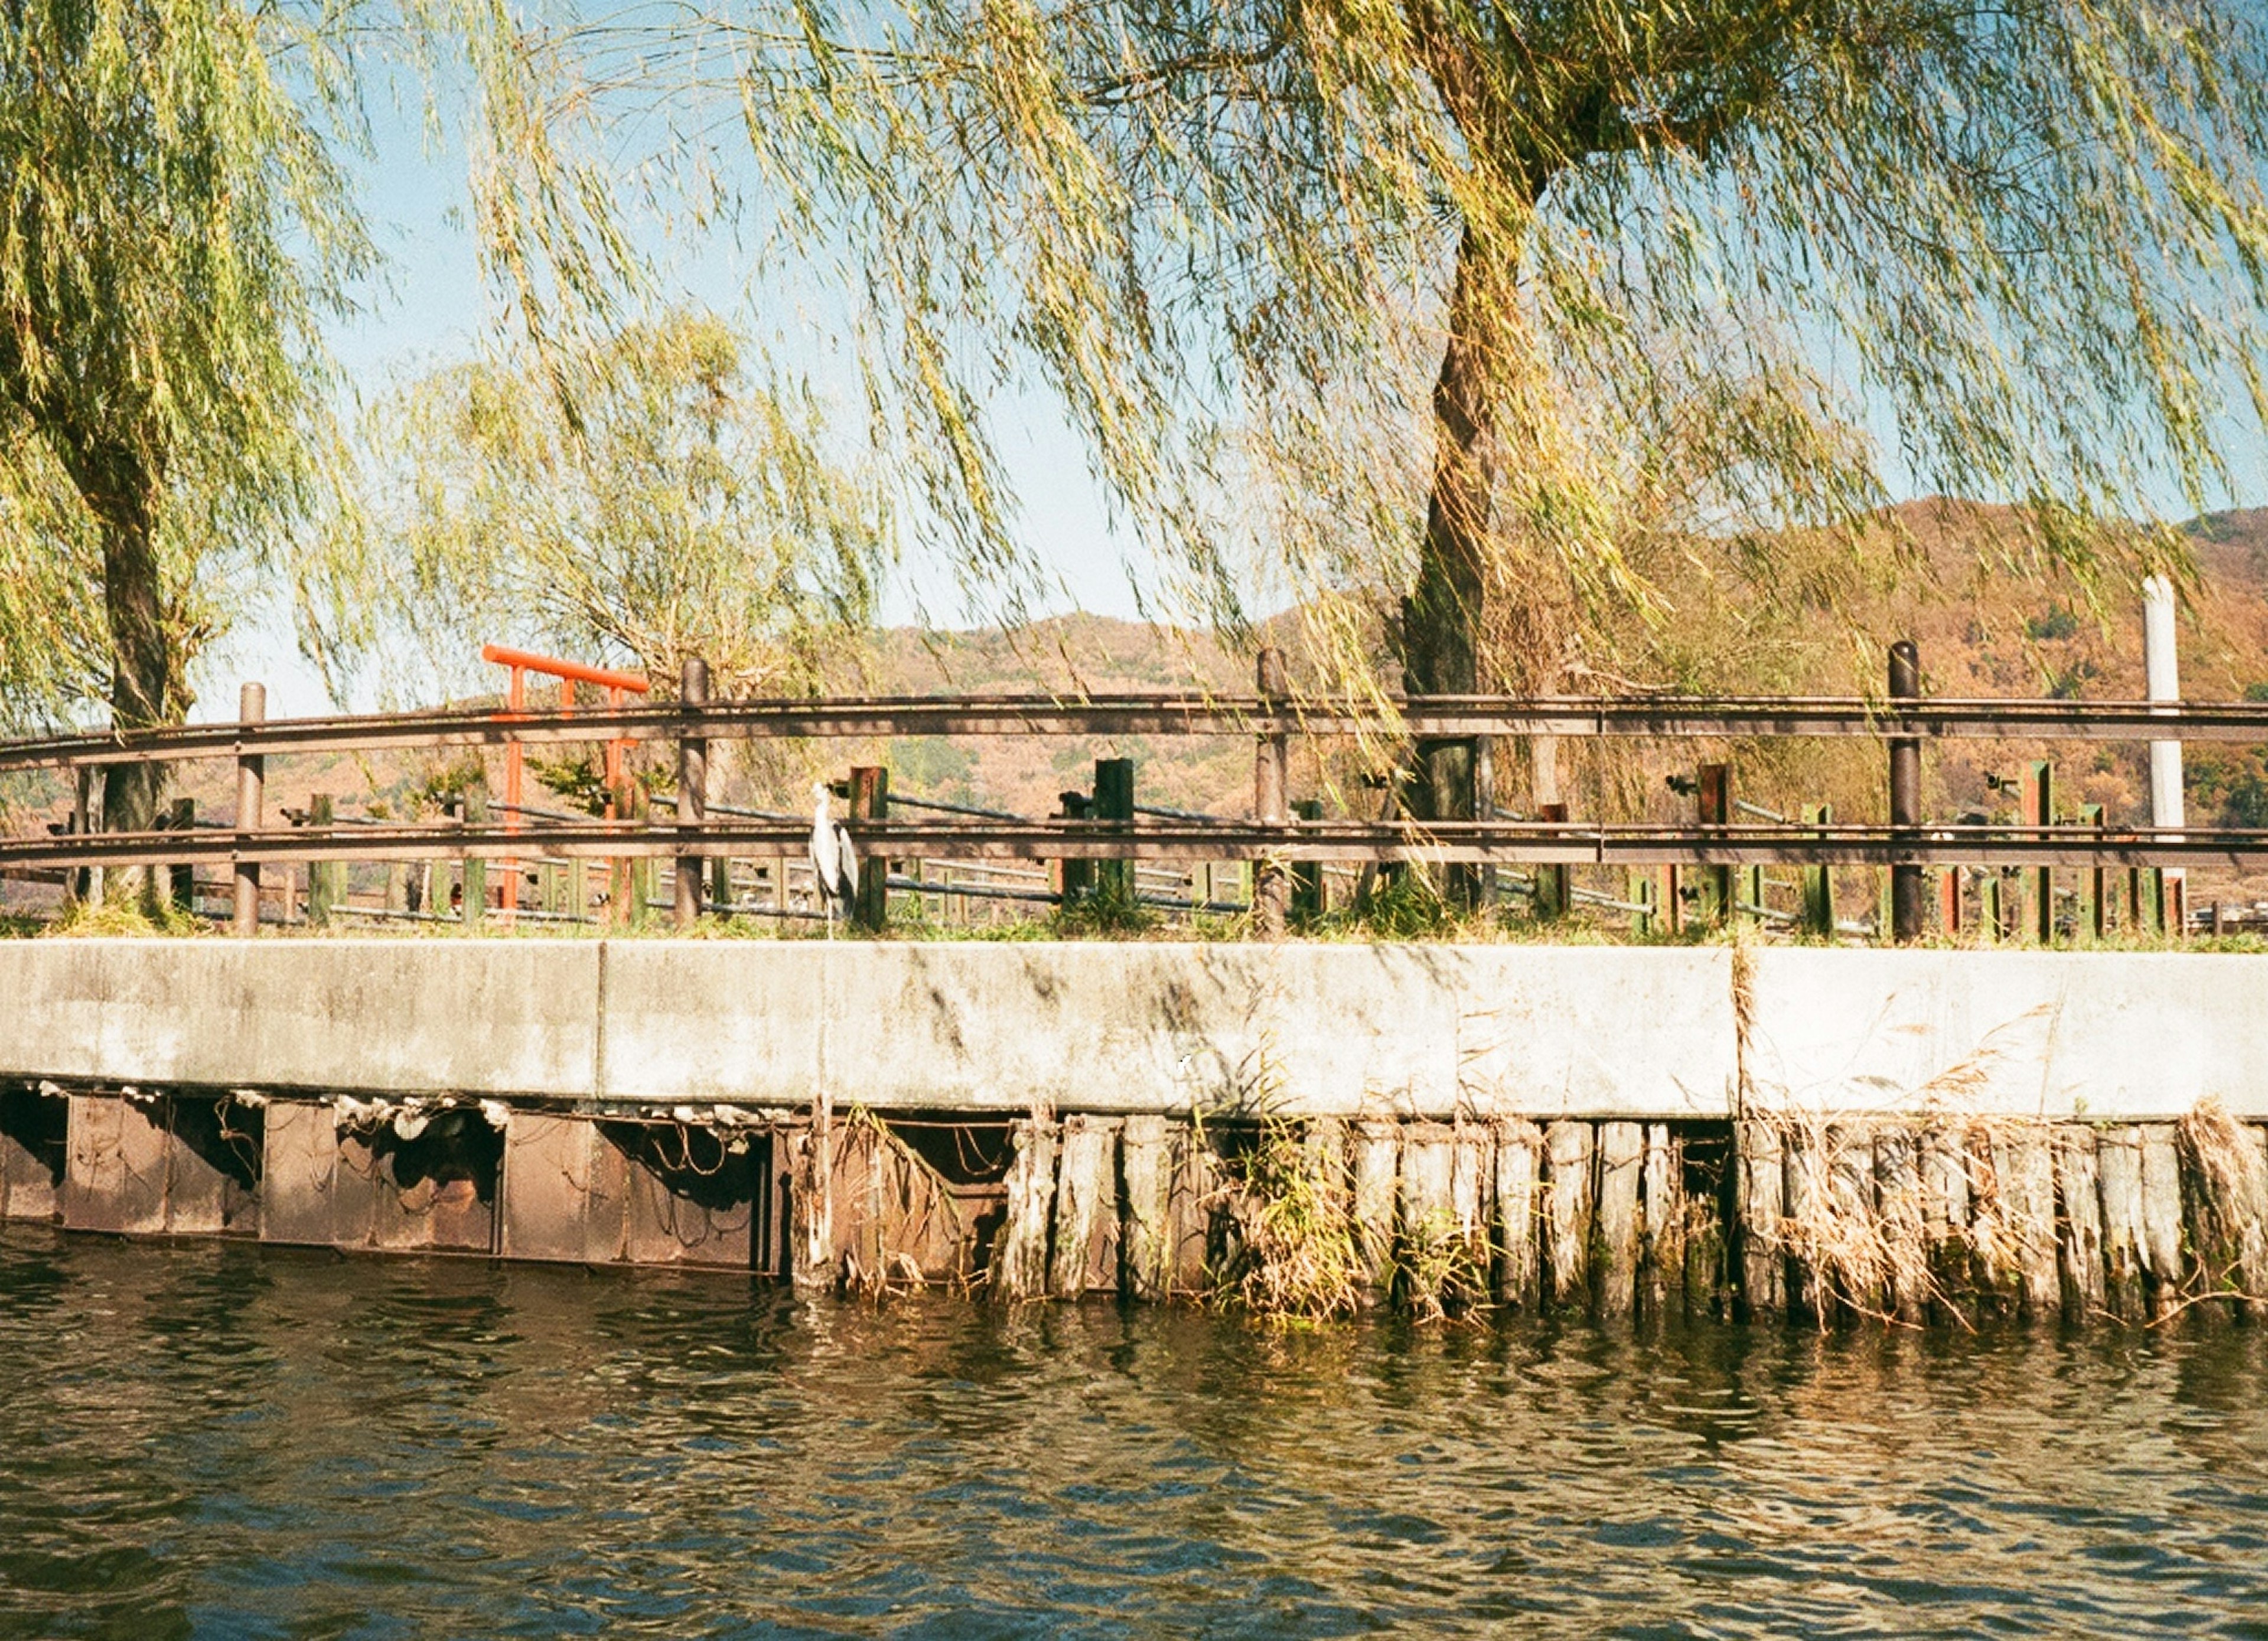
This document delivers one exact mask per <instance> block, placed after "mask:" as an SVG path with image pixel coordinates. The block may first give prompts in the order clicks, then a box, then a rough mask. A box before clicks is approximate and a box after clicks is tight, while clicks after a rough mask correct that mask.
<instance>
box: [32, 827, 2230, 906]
mask: <svg viewBox="0 0 2268 1641" xmlns="http://www.w3.org/2000/svg"><path fill="white" fill-rule="evenodd" d="M845 824H846V825H847V827H848V829H849V831H850V833H851V837H852V838H853V839H854V840H855V842H856V843H857V845H858V850H859V853H860V854H861V855H862V856H865V857H882V858H894V859H910V858H914V857H922V856H954V857H961V858H966V859H970V860H1190V859H1228V860H1263V859H1276V860H1285V861H1376V862H1395V861H1414V862H1427V863H1446V862H1453V861H1466V862H1476V863H1482V864H1490V863H1493V864H1497V865H1526V864H1536V865H1662V864H1668V865H1719V866H1730V865H1854V866H1887V865H1974V866H2106V867H2147V866H2195V865H2228V866H2230V867H2233V868H2235V869H2238V870H2247V871H2250V870H2257V869H2260V868H2263V867H2268V828H2194V827H2192V828H2187V829H2185V830H2183V831H2179V832H2176V831H2173V830H2170V829H2167V830H2154V829H2152V828H2117V829H2116V830H2114V831H2110V832H2108V833H2097V832H2092V831H2081V830H2080V829H2079V828H2071V827H1992V826H1926V827H1921V828H1889V827H1884V826H1871V825H1864V824H1842V823H1837V824H1835V825H1830V826H1771V825H1759V826H1725V827H1699V828H1697V827H1690V826H1682V827H1669V826H1646V825H1628V826H1625V825H1600V824H1586V823H1580V822H1553V821H1522V822H1511V821H1436V822H1428V823H1425V824H1422V825H1421V824H1419V823H1417V822H1395V821H1383V822H1381V821H1301V822H1299V823H1298V824H1296V825H1292V826H1263V825H1260V824H1257V823H1256V822H1249V821H1245V822H1237V823H1233V824H1228V825H1199V824H1189V823H1184V822H1160V823H1158V824H1154V825H1152V824H1143V825H1139V826H1134V827H1128V826H1125V825H1123V824H1120V825H1116V826H1112V825H1110V824H1108V823H1101V824H1098V823H1096V822H1094V821H1027V822H1021V823H1017V824H1013V825H1012V824H1007V823H994V824H978V825H968V824H953V823H944V822H929V821H849V822H846V823H845ZM807 833H808V828H807V827H806V826H805V825H803V824H801V823H794V824H790V823H784V822H770V821H761V822H760V821H741V822H730V823H725V822H718V821H708V822H704V823H703V824H700V825H696V826H682V827H681V826H675V825H654V824H648V823H639V822H636V821H578V822H572V823H567V824H563V825H557V826H544V827H540V828H523V829H520V830H517V831H514V830H507V829H506V828H503V827H501V826H454V825H450V826H442V825H432V824H419V823H399V824H379V825H374V826H373V825H357V826H352V827H332V828H321V827H295V828H291V829H290V830H288V831H286V830H280V829H279V830H274V831H268V830H262V831H254V832H226V831H214V832H207V831H202V830H201V831H197V832H190V833H183V832H114V833H92V834H85V835H69V836H63V837H39V838H10V839H4V840H0V872H22V871H26V870H33V869H37V868H40V867H53V866H112V865H169V864H170V865H192V864H195V863H198V862H225V861H246V862H255V861H315V860H324V861H386V860H429V859H435V858H459V857H482V858H516V859H520V860H531V861H532V860H540V859H547V858H549V859H575V858H596V859H605V858H609V857H632V856H672V855H676V856H716V855H726V856H771V857H779V856H791V857H792V856H799V855H800V854H801V853H802V851H803V849H804V846H805V842H806V835H807ZM936 892H939V893H951V892H952V891H951V890H950V889H949V888H947V887H944V886H939V888H938V890H937V891H936Z"/></svg>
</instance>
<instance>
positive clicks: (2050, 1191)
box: [1992, 1126, 2063, 1321]
mask: <svg viewBox="0 0 2268 1641" xmlns="http://www.w3.org/2000/svg"><path fill="white" fill-rule="evenodd" d="M1992 1172H1993V1176H1994V1179H1995V1181H1996V1182H1997V1185H1998V1187H1999V1203H1998V1204H1997V1206H1998V1211H1999V1219H2000V1223H2001V1226H2002V1229H2003V1231H2004V1232H2005V1233H2006V1235H2007V1250H2006V1257H2007V1262H2008V1270H2007V1274H2008V1276H2009V1277H2011V1278H2012V1279H2013V1283H2014V1298H2015V1300H2016V1305H2017V1308H2018V1310H2019V1312H2020V1314H2022V1315H2023V1316H2024V1317H2025V1318H2027V1319H2028V1320H2031V1321H2043V1320H2045V1319H2047V1318H2049V1317H2052V1316H2054V1315H2056V1314H2058V1313H2059V1312H2060V1311H2061V1310H2062V1308H2063V1278H2062V1276H2061V1273H2060V1271H2059V1270H2058V1260H2057V1253H2056V1240H2057V1239H2056V1196H2055V1162H2054V1159H2053V1156H2052V1155H2051V1151H2050V1147H2049V1143H2048V1136H2047V1135H2046V1133H2045V1132H2044V1131H2042V1130H2037V1129H2035V1128H2032V1127H2029V1126H2026V1127H2022V1128H2012V1129H2008V1130H2003V1131H2002V1132H2000V1133H1998V1134H1996V1135H1995V1136H1994V1137H1993V1138H1992Z"/></svg>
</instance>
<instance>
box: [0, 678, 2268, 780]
mask: <svg viewBox="0 0 2268 1641" xmlns="http://www.w3.org/2000/svg"><path fill="white" fill-rule="evenodd" d="M1396 713H1397V714H1398V716H1396V715H1395V714H1388V713H1385V712H1373V711H1357V710H1350V709H1348V708H1346V707H1344V706H1342V705H1336V704H1332V703H1323V702H1313V701H1292V700H1278V699H1263V697H1261V696H1258V695H1096V696H1091V697H1088V698H1086V699H1084V700H1062V699H1058V698H1057V697H1054V696H1049V695H1003V696H998V697H986V696H962V697H953V698H945V697H933V696H909V695H891V696H873V697H865V698H857V699H829V700H811V701H780V700H765V701H727V702H716V703H709V704H706V705H703V706H698V707H687V706H683V705H681V704H678V703H673V702H640V703H636V704H633V705H629V706H623V707H609V708H592V709H589V710H576V711H560V710H550V709H547V710H528V711H520V712H513V711H511V710H502V709H497V708H490V707H480V708H471V707H451V708H444V709H440V710H432V711H422V712H396V713H376V714H368V715H362V716H342V717H303V718H276V719H274V720H272V721H269V722H267V723H261V724H190V725H176V726H173V727H169V728H164V729H150V730H131V731H125V732H115V733H111V732H104V733H93V734H78V735H53V736H46V737H40V738H36V739H32V740H15V741H9V742H4V743H0V772H5V771H9V770H23V769H64V768H73V767H77V766H82V765H91V764H107V763H123V762H164V761H172V760H175V759H194V758H218V757H232V756H238V755H268V756H280V755H284V754H293V753H313V752H337V751H365V752H367V751H377V750H382V749H384V748H387V747H474V746H501V745H504V744H505V743H507V742H511V741H519V742H521V743H523V744H526V745H531V746H533V745H541V744H548V743H556V742H562V741H598V740H656V739H666V738H669V737H672V736H677V735H689V736H696V737H704V738H709V739H725V740H730V739H735V738H738V739H763V738H773V737H782V738H785V737H809V738H815V739H823V738H830V737H851V738H858V739H866V738H881V737H895V736H905V735H1088V736H1108V735H1132V734H1148V735H1248V734H1263V735H1276V734H1310V735H1346V734H1395V735H1399V734H1409V735H1416V736H1425V737H1440V738H1458V737H1463V736H1472V735H1557V736H1569V737H1580V736H1590V737H1597V736H1611V737H1646V738H1655V737H1700V738H1739V737H1746V736H1782V737H1785V736H1798V737H1823V738H1852V737H1861V738H1867V739H1877V740H1879V739H1883V738H1888V737H1917V738H1921V739H1931V740H1941V739H1985V740H1994V739H1997V740H2215V741H2237V742H2247V743H2260V744H2268V703H2263V702H2179V703H2151V702H2139V701H2102V702H2075V701H2038V700H2026V701H1992V700H1951V699H1940V700H1933V701H1926V702H1922V703H1902V704H1900V705H1898V706H1897V708H1896V710H1891V708H1890V707H1889V705H1887V704H1886V703H1879V702H1868V701H1865V700H1860V699H1858V698H1856V697H1821V698H1816V699H1768V698H1760V697H1749V696H1699V695H1692V696H1650V697H1631V698H1613V699H1609V698H1591V697H1582V698H1557V697H1534V698H1530V697H1518V696H1508V695H1429V696H1424V697H1416V698H1412V699H1410V700H1408V701H1404V702H1402V703H1398V706H1397V709H1396Z"/></svg>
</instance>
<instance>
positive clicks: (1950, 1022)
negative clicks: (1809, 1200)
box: [1748, 948, 2268, 1120]
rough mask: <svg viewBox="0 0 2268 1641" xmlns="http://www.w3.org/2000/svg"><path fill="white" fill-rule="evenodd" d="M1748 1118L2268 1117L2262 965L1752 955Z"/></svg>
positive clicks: (2099, 958) (2155, 955)
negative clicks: (1811, 1114) (1761, 1111)
mask: <svg viewBox="0 0 2268 1641" xmlns="http://www.w3.org/2000/svg"><path fill="white" fill-rule="evenodd" d="M1754 994H1755V999H1756V1006H1755V1013H1754V1017H1753V1018H1754V1024H1753V1027H1752V1029H1751V1031H1750V1034H1749V1054H1748V1066H1749V1078H1750V1082H1751V1098H1752V1100H1754V1101H1755V1102H1756V1104H1758V1105H1760V1106H1765V1107H1794V1108H1798V1109H1804V1110H1827V1111H1884V1112H1887V1111H1920V1110H1927V1109H1929V1108H1931V1107H1941V1108H1944V1109H1948V1110H1955V1111H1961V1112H1968V1113H1976V1114H1979V1115H2011V1116H2032V1117H2041V1118H2045V1119H2050V1120H2058V1119H2065V1118H2074V1117H2076V1118H2082V1119H2084V1118H2090V1117H2096V1118H2100V1117H2119V1118H2126V1119H2133V1120H2148V1119H2150V1118H2154V1117H2155V1118H2167V1119H2170V1118H2173V1117H2176V1116H2179V1115H2181V1114H2182V1113H2183V1112H2184V1111H2187V1110H2188V1109H2189V1108H2190V1107H2191V1106H2192V1105H2194V1104H2195V1103H2196V1102H2197V1101H2198V1100H2200V1099H2204V1098H2206V1097H2208V1096H2211V1097H2213V1098H2217V1099H2219V1100H2220V1101H2221V1102H2222V1103H2223V1104H2224V1105H2226V1106H2227V1107H2228V1109H2229V1110H2230V1112H2231V1113H2232V1114H2234V1115H2238V1116H2251V1117H2264V1116H2268V1055H2264V1054H2263V1053H2262V1051H2261V1049H2262V1039H2263V1036H2264V1034H2268V961H2263V960H2261V959H2259V958H2257V957H2245V956H2231V955H2221V954H2213V955H2207V954H2204V953H2181V952H2144V953H2123V952H2121V953H2109V952H2105V953H2086V952H1864V951H1816V950H1804V949H1799V948H1781V949H1778V950H1763V951H1758V952H1757V953H1756V954H1755V970H1754Z"/></svg>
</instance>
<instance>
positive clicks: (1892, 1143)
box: [1874, 1122, 1931, 1328]
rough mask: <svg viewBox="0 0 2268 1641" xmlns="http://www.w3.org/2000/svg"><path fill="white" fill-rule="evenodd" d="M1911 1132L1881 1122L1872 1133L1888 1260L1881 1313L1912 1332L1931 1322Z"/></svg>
mask: <svg viewBox="0 0 2268 1641" xmlns="http://www.w3.org/2000/svg"><path fill="white" fill-rule="evenodd" d="M1915 1152H1916V1146H1915V1144H1914V1135H1913V1131H1912V1130H1910V1129H1908V1128H1906V1127H1905V1126H1904V1124H1903V1123H1896V1122H1885V1123H1882V1124H1881V1126H1879V1127H1878V1128H1876V1129H1875V1130H1874V1213H1875V1217H1876V1219H1877V1221H1878V1222H1879V1224H1880V1225H1881V1238H1882V1247H1883V1251H1884V1253H1885V1254H1886V1255H1887V1256H1888V1265H1889V1292H1887V1293H1885V1294H1884V1295H1883V1296H1882V1308H1883V1310H1884V1311H1885V1312H1886V1313H1887V1314H1890V1315H1894V1316H1896V1318H1897V1319H1898V1321H1901V1322H1904V1323H1905V1324H1907V1325H1908V1326H1910V1327H1917V1328H1918V1327H1919V1326H1920V1325H1921V1324H1922V1323H1923V1322H1924V1321H1926V1320H1927V1319H1928V1316H1929V1298H1930V1287H1931V1276H1930V1264H1931V1261H1930V1236H1929V1222H1928V1215H1927V1212H1926V1209H1925V1206H1924V1202H1923V1193H1922V1182H1921V1167H1920V1163H1919V1160H1918V1158H1917V1156H1916V1155H1915Z"/></svg>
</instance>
